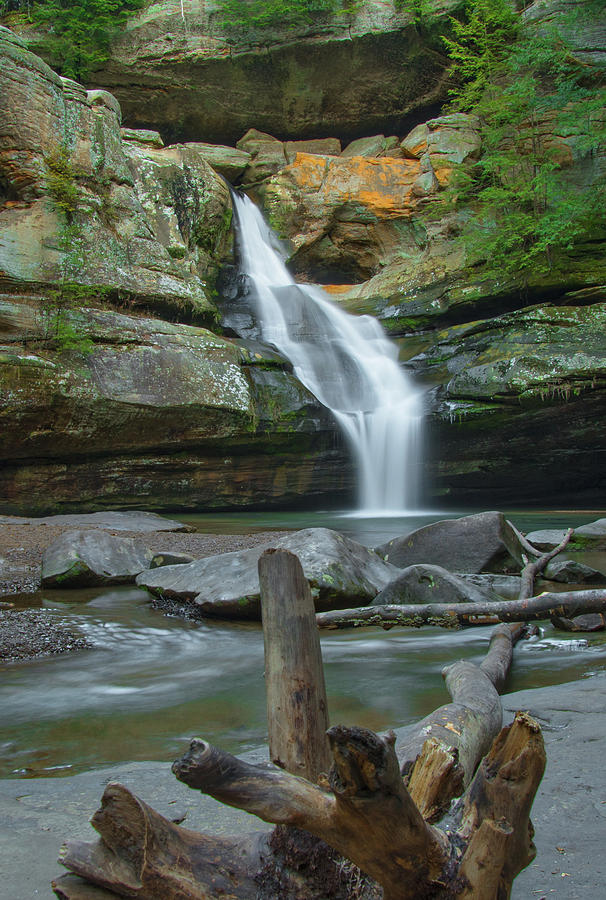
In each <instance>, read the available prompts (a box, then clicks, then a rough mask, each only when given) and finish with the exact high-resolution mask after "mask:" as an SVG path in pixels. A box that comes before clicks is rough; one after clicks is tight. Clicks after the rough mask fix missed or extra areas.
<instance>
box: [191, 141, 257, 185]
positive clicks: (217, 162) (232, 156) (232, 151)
mask: <svg viewBox="0 0 606 900" xmlns="http://www.w3.org/2000/svg"><path fill="white" fill-rule="evenodd" d="M183 146H184V147H187V148H188V149H189V150H194V151H195V152H196V153H199V154H200V156H201V157H202V158H203V159H205V160H206V162H207V163H208V164H209V166H211V167H212V168H213V169H214V170H215V172H217V173H218V174H219V175H222V176H223V177H224V178H226V179H227V180H228V181H229V182H230V184H237V183H238V182H239V181H240V179H241V178H242V175H243V174H244V172H245V170H246V167H247V166H248V164H249V163H250V161H251V158H252V157H251V155H250V153H247V152H246V151H245V150H238V149H237V148H236V147H224V146H222V145H220V144H203V143H201V142H188V143H186V144H184V145H183Z"/></svg>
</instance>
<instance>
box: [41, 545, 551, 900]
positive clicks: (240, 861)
mask: <svg viewBox="0 0 606 900" xmlns="http://www.w3.org/2000/svg"><path fill="white" fill-rule="evenodd" d="M262 559H264V563H263V566H268V567H269V569H270V570H271V569H273V572H271V571H270V572H269V573H268V572H267V570H266V572H265V574H266V575H267V579H266V583H267V584H268V585H269V588H268V592H269V593H273V594H274V597H273V599H274V601H276V602H277V604H278V605H282V606H284V605H286V606H288V605H289V597H290V600H291V601H292V600H293V598H294V597H295V596H296V598H297V602H296V604H295V606H296V607H298V606H299V604H300V603H303V604H305V603H306V602H307V601H309V602H311V597H310V596H308V594H307V592H305V590H303V591H298V588H297V585H299V586H300V581H299V571H298V568H299V569H300V565H299V563H298V560H296V558H295V557H291V554H288V553H287V551H274V552H273V553H269V554H267V555H264V557H262ZM274 567H275V569H274ZM297 567H298V568H297ZM261 568H262V567H261ZM293 573H294V577H293ZM284 578H286V579H287V583H284V582H283V579H284ZM262 581H263V580H262ZM291 590H292V591H294V593H291ZM297 591H298V593H297ZM270 602H271V600H270ZM290 605H291V606H292V605H293V604H292V602H291V603H290ZM309 609H311V606H310V607H309ZM295 621H301V622H307V625H305V626H304V627H306V628H308V629H309V628H313V621H314V620H313V616H312V615H311V613H310V614H309V615H307V613H305V614H304V613H301V611H300V610H298V609H297V610H296V612H295V613H293V615H292V616H291V619H290V624H291V625H292V627H293V628H294V627H295V626H294V624H293V623H294V622H295ZM310 623H311V624H310ZM520 633H521V630H520V629H519V628H516V629H505V630H503V629H501V630H500V631H499V632H498V633H497V634H495V636H493V639H492V641H491V644H490V647H489V651H488V654H487V657H486V660H485V661H484V662H485V663H486V665H485V669H483V668H482V666H476V665H474V664H471V663H466V662H463V663H457V664H455V665H454V666H451V667H450V668H449V670H448V671H447V674H446V681H447V685H448V688H449V690H450V691H451V694H452V696H453V704H451V705H450V708H449V707H443V708H442V712H443V711H444V710H446V711H447V716H450V717H449V718H447V721H442V722H441V723H440V724H441V726H442V727H443V735H440V736H438V737H436V736H435V735H434V736H433V737H431V738H430V739H429V740H427V741H425V743H424V744H423V746H422V747H421V753H420V754H417V755H416V758H415V762H414V764H413V765H412V766H411V767H410V769H409V770H408V771H407V777H408V784H407V782H406V781H405V780H404V779H403V778H402V774H401V760H400V759H399V758H398V754H397V752H396V747H395V735H394V734H393V732H389V733H388V734H387V735H384V736H379V735H376V734H374V733H373V732H370V731H368V730H366V729H362V728H355V727H354V728H346V727H344V726H335V727H333V728H330V729H329V730H328V742H329V745H330V754H331V759H332V764H331V767H330V771H329V772H328V774H327V775H324V776H323V775H322V774H320V776H319V778H318V767H317V766H316V765H315V764H313V763H307V762H303V763H301V757H300V753H299V752H298V751H296V752H295V753H294V755H292V754H290V750H289V747H290V746H291V745H292V743H293V741H292V739H293V738H294V737H295V736H296V730H297V725H296V723H292V722H291V723H284V722H282V725H283V727H284V731H285V733H286V735H287V741H286V744H285V745H284V747H285V749H282V750H280V751H279V752H278V753H277V757H278V758H279V759H280V761H281V763H282V764H285V765H291V766H292V767H293V768H300V767H301V765H302V767H303V768H304V769H305V768H306V767H307V771H308V772H309V777H307V778H305V777H301V776H298V775H294V774H292V773H290V772H287V771H283V770H282V769H280V768H276V767H268V766H252V765H249V764H247V763H245V762H243V761H242V760H239V759H237V758H236V757H233V756H231V755H230V754H228V753H225V752H223V751H221V750H219V749H217V748H214V747H212V746H211V745H210V744H208V743H206V742H205V741H202V740H199V739H195V740H193V741H192V742H191V745H190V748H189V750H188V751H187V753H185V755H184V756H183V757H182V758H181V759H179V760H177V761H176V762H175V763H174V765H173V772H174V773H175V775H176V776H177V778H179V779H180V780H181V781H183V782H184V783H185V784H188V785H189V786H190V787H192V788H194V789H198V790H201V791H203V792H204V793H206V794H209V795H210V796H212V797H214V798H215V799H217V800H219V801H221V802H223V803H226V804H228V805H231V806H235V807H237V808H240V809H244V810H246V811H248V812H251V813H254V814H255V815H257V816H259V817H260V818H261V819H263V820H264V821H267V822H271V823H274V824H277V825H278V826H280V828H279V829H278V830H277V831H276V832H274V834H273V835H272V837H270V838H269V840H268V839H267V837H266V836H265V835H260V836H256V837H255V836H252V837H248V838H246V839H240V840H234V841H233V842H230V840H229V839H227V838H215V837H209V836H207V835H199V834H196V833H194V832H190V831H188V830H186V829H183V828H180V827H179V826H177V825H175V824H173V823H171V822H168V821H167V820H166V819H163V818H162V816H160V815H159V814H158V813H156V812H155V811H154V810H152V809H151V808H150V807H148V806H147V805H146V804H144V803H142V801H140V800H138V799H137V798H136V797H134V795H132V794H131V793H130V792H129V791H128V790H127V789H126V788H124V787H122V786H121V785H109V786H108V787H107V789H106V791H105V794H104V797H103V804H102V808H101V810H100V811H99V812H98V813H96V814H95V816H94V817H93V825H94V827H95V828H96V829H97V831H98V833H99V835H100V840H99V842H98V843H97V844H96V845H89V844H84V843H81V842H70V843H68V844H67V845H66V847H65V849H64V851H63V855H62V860H61V861H62V862H63V864H64V865H66V867H67V868H69V869H70V870H71V871H72V872H73V873H75V874H76V875H79V876H81V878H84V879H86V880H85V881H83V880H81V878H74V876H66V877H64V878H62V879H60V880H59V881H58V882H56V883H54V884H53V889H54V890H55V893H56V894H57V896H59V897H61V898H62V900H107V898H109V897H112V896H119V897H138V898H140V900H213V898H219V897H225V896H231V897H233V898H236V900H240V898H241V900H248V898H250V900H253V898H255V900H261V898H267V900H269V898H276V897H280V898H283V900H295V898H297V900H320V898H323V900H326V898H330V897H332V898H340V900H346V898H351V897H352V896H354V894H353V893H352V889H351V887H350V886H349V885H348V883H347V882H346V881H344V880H343V879H341V881H340V882H339V879H338V877H337V874H338V871H339V869H341V870H346V867H347V865H350V864H348V863H346V862H344V860H343V859H342V857H345V860H349V861H351V863H353V864H354V865H355V866H357V867H359V869H360V870H361V871H362V872H364V873H366V875H367V876H369V878H370V879H373V880H372V881H366V882H364V880H362V881H360V880H359V879H358V881H357V885H358V886H357V887H356V893H355V896H356V897H357V898H360V900H362V898H365V900H366V898H368V900H369V898H371V897H373V898H377V897H379V896H380V893H379V892H378V888H377V885H380V886H381V888H382V891H383V897H384V900H412V898H419V897H433V898H437V900H439V898H443V900H446V898H450V900H452V898H455V897H465V898H467V900H471V898H472V897H473V898H476V900H500V898H503V897H507V896H509V892H510V889H511V882H512V880H513V878H514V877H515V875H516V874H517V872H519V871H520V870H521V868H523V867H524V866H526V865H527V864H528V862H529V861H530V860H531V859H532V857H533V854H534V848H533V845H532V840H531V835H532V828H531V825H530V820H529V812H530V805H531V803H532V798H533V797H534V793H535V792H536V788H537V786H538V784H539V781H540V778H541V776H542V772H543V768H544V765H545V756H544V750H543V746H542V738H541V734H540V728H539V726H538V725H537V724H536V723H535V722H533V720H531V719H530V718H529V717H528V716H526V715H525V714H520V713H519V714H518V715H517V716H516V718H515V721H514V723H513V724H512V725H511V726H508V727H507V728H505V729H503V730H502V731H501V732H500V736H499V738H498V739H497V741H496V743H494V744H493V745H492V750H490V754H489V757H488V760H487V762H486V764H485V765H483V766H481V767H480V769H478V771H477V773H476V775H475V776H474V775H473V770H474V768H475V766H476V763H477V761H478V759H479V758H480V757H481V756H482V755H483V753H484V752H485V751H486V749H488V748H490V745H491V743H492V739H493V738H494V736H495V734H497V732H498V731H499V728H500V725H501V707H500V701H499V698H498V691H497V689H496V687H495V683H498V682H499V681H500V680H501V679H502V678H503V677H504V673H506V670H507V669H508V665H509V661H510V659H511V648H512V646H513V643H514V642H515V640H516V639H517V638H518V637H519V634H520ZM292 639H293V634H292V633H290V632H289V633H288V634H287V635H286V636H285V635H284V629H283V628H282V629H280V630H278V631H275V630H274V632H273V637H272V642H278V643H280V642H282V644H283V646H286V645H287V644H288V642H289V641H292ZM297 641H298V639H297ZM304 643H305V646H306V648H307V649H306V652H305V654H304V658H305V659H306V660H307V661H306V662H305V666H306V670H307V671H309V672H313V671H316V669H317V665H316V664H315V663H314V662H313V653H314V652H315V651H313V649H312V651H311V657H309V656H308V652H307V651H309V649H310V648H313V647H314V641H313V640H306V641H304ZM318 650H319V645H318ZM279 659H280V654H279V653H276V648H275V647H273V649H271V650H270V652H269V654H268V656H267V658H266V662H269V664H270V665H272V666H274V665H275V664H276V662H275V661H276V660H279ZM278 665H279V663H278ZM482 665H484V664H482ZM276 671H278V670H276ZM292 678H293V673H292V672H291V673H287V680H291V679H292ZM277 681H279V678H277V677H273V676H272V677H270V682H271V683H272V684H273V687H272V688H271V689H270V690H271V691H272V692H273V696H274V697H275V698H280V697H281V696H282V686H281V685H279V684H276V683H275V682H277ZM293 685H294V686H293V687H291V692H292V691H294V692H295V693H300V688H301V685H300V684H298V683H297V680H296V676H295V677H294V681H293ZM306 698H311V699H310V703H311V705H312V709H311V710H309V711H306V710H305V706H306V703H307V700H306ZM294 700H295V706H294V707H293V706H292V701H293V698H292V697H290V698H289V697H286V698H282V700H280V703H281V706H282V708H284V709H286V708H287V707H288V708H290V709H291V710H292V709H295V710H296V711H297V716H299V717H302V718H301V721H302V722H306V723H307V724H305V725H304V726H303V727H304V728H308V727H309V728H310V729H311V730H310V731H309V734H310V735H314V734H317V731H316V729H315V724H314V723H315V722H316V721H317V720H318V706H321V705H322V702H323V701H322V691H321V690H315V689H314V690H310V691H305V692H303V696H302V697H296V698H294ZM457 703H458V705H459V707H460V712H461V718H459V719H456V720H455V718H454V712H455V710H454V707H455V706H456V705H457ZM439 712H440V711H438V713H439ZM274 713H275V710H274V708H273V706H272V711H271V713H270V715H274ZM450 714H452V715H450ZM434 715H435V714H434ZM466 716H467V717H466ZM276 722H277V723H278V722H279V717H278V718H276ZM278 730H279V729H278ZM455 731H456V732H457V733H458V741H454V743H453V739H454V738H455V734H454V732H455ZM427 733H428V732H427V730H425V737H427ZM289 736H290V737H289ZM310 740H314V741H316V738H315V737H311V738H310ZM446 741H449V743H448V745H447V744H446ZM295 744H296V741H295ZM454 744H456V746H455V745H454ZM318 747H319V751H318V752H319V753H320V754H322V753H323V742H322V740H318ZM287 759H289V760H290V761H286V760H287ZM310 779H311V780H310ZM316 780H318V783H314V782H315V781H316ZM465 785H468V786H467V790H466V792H465V794H464V798H463V802H461V803H460V804H459V807H458V812H457V814H456V815H455V816H454V818H452V820H450V821H449V824H448V829H447V830H441V829H440V828H438V827H436V826H435V825H434V824H432V823H433V822H434V821H435V820H436V819H437V818H438V817H439V816H440V815H441V814H442V813H443V812H444V811H445V809H446V808H447V807H449V806H450V801H451V798H452V797H453V796H455V795H457V794H460V793H461V790H462V789H463V788H464V787H465ZM284 829H286V830H284ZM295 829H303V830H304V832H307V833H309V834H310V835H313V836H314V838H315V839H317V842H315V843H314V842H312V843H311V844H305V843H304V842H301V841H300V840H299V838H300V836H301V832H300V831H296V830H295ZM520 835H522V837H520ZM323 842H325V844H324V843H323ZM326 845H329V847H328V848H326V849H327V851H328V852H325V851H324V848H325V847H326ZM289 847H290V848H291V849H292V848H293V847H294V848H295V850H298V856H299V861H298V862H297V852H295V853H290V854H289V853H288V852H286V851H285V848H286V849H288V848H289ZM301 848H303V849H301ZM330 848H332V849H330ZM307 851H309V854H308V855H309V856H311V857H313V858H314V860H315V861H316V862H317V864H316V862H314V865H306V863H308V862H309V860H306V859H305V858H304V857H305V854H306V853H307ZM331 854H332V856H331ZM339 855H340V856H339ZM299 863H300V864H299ZM331 866H332V868H331ZM314 867H315V870H314ZM312 870H314V871H312ZM329 875H330V877H328V876H329ZM87 891H89V892H88V893H87Z"/></svg>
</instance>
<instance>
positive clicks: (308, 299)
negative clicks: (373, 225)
mask: <svg viewBox="0 0 606 900" xmlns="http://www.w3.org/2000/svg"><path fill="white" fill-rule="evenodd" d="M234 204H235V208H236V213H237V217H238V225H239V242H240V251H241V269H242V272H243V274H245V275H246V276H247V280H248V282H249V285H250V288H251V295H252V298H253V300H254V302H255V303H256V310H255V312H256V315H257V319H258V325H259V329H260V336H261V339H262V340H263V341H264V342H266V343H268V344H273V345H274V346H275V347H276V348H277V349H278V350H279V351H280V353H282V355H283V356H285V357H286V358H287V359H288V360H290V362H291V363H292V365H293V369H294V372H295V374H296V375H297V377H298V378H299V380H300V381H301V382H302V383H303V384H304V385H305V386H306V387H307V388H308V389H309V390H310V391H311V393H312V394H314V395H315V396H316V397H317V398H318V400H320V402H321V403H323V404H324V405H325V406H327V407H328V408H329V409H330V410H331V412H332V413H333V415H334V417H335V419H336V420H337V422H338V423H339V425H340V426H341V429H342V431H343V433H344V434H345V436H346V438H347V441H348V443H349V446H350V447H351V451H352V454H353V457H354V460H355V462H356V463H357V468H358V473H359V499H358V505H359V507H360V510H362V511H363V512H364V514H365V515H395V514H400V515H401V514H402V513H407V512H410V511H413V510H414V509H416V508H417V506H418V500H419V479H420V465H419V461H420V450H421V448H420V432H421V422H422V414H423V410H422V403H421V394H420V392H418V391H415V390H414V389H413V387H412V386H411V384H410V382H409V380H408V379H407V377H406V375H405V374H404V372H403V371H402V369H401V368H400V366H399V365H398V361H397V348H396V347H395V345H394V344H392V343H391V342H390V341H388V339H387V338H386V337H385V334H384V333H383V330H382V328H381V326H380V325H379V323H378V322H377V321H376V320H375V319H373V318H371V317H370V316H351V315H349V314H348V313H346V312H344V311H343V310H341V309H340V308H339V307H338V306H336V305H335V304H334V303H331V302H330V301H329V300H328V299H327V298H326V296H325V295H324V293H323V291H322V290H321V289H319V288H314V287H311V286H309V285H300V284H296V282H295V281H294V280H293V278H292V276H291V275H290V273H289V272H288V270H287V268H286V266H285V265H284V260H283V258H282V256H281V254H280V252H279V251H278V249H277V241H276V238H275V237H274V235H273V234H272V232H271V231H270V229H269V227H268V226H267V225H266V223H265V221H264V220H263V216H262V215H261V213H260V211H259V210H258V209H257V207H256V206H255V205H254V204H253V203H252V202H251V201H250V200H249V199H248V198H247V197H240V196H235V198H234Z"/></svg>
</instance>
